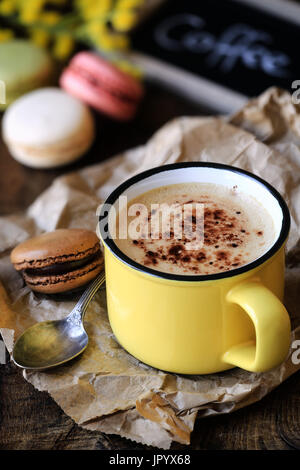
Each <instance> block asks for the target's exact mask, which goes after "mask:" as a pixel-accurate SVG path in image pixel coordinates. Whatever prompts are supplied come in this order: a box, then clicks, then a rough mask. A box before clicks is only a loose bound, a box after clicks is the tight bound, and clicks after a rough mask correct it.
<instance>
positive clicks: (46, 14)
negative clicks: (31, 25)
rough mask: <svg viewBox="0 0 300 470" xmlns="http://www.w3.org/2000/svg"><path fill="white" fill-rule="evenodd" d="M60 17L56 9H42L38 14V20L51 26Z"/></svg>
mask: <svg viewBox="0 0 300 470" xmlns="http://www.w3.org/2000/svg"><path fill="white" fill-rule="evenodd" d="M61 19H62V15H61V14H60V13H58V12H57V11H43V12H42V13H41V14H40V16H39V21H41V22H42V23H44V24H46V25H49V26H53V25H55V24H57V23H59V21H60V20H61Z"/></svg>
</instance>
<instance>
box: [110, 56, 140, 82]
mask: <svg viewBox="0 0 300 470" xmlns="http://www.w3.org/2000/svg"><path fill="white" fill-rule="evenodd" d="M113 63H114V64H115V65H116V66H117V67H118V68H119V69H121V70H123V72H125V73H128V74H129V75H132V76H133V77H134V78H137V79H138V80H141V79H142V78H143V76H144V74H143V71H142V70H141V69H140V68H138V67H137V66H136V65H133V64H131V63H130V62H127V61H126V60H114V61H113Z"/></svg>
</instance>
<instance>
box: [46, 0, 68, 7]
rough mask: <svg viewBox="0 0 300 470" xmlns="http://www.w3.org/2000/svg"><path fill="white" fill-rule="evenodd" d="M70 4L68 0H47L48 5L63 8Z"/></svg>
mask: <svg viewBox="0 0 300 470" xmlns="http://www.w3.org/2000/svg"><path fill="white" fill-rule="evenodd" d="M67 2H68V0H47V3H49V4H50V5H57V6H63V5H65V4H66V3H67Z"/></svg>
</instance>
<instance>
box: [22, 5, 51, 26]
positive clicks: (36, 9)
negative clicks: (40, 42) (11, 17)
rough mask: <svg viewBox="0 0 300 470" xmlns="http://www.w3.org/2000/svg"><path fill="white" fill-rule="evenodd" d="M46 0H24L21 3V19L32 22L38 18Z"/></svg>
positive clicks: (23, 21) (28, 22)
mask: <svg viewBox="0 0 300 470" xmlns="http://www.w3.org/2000/svg"><path fill="white" fill-rule="evenodd" d="M44 3H45V0H22V1H21V4H20V11H19V16H20V21H21V22H22V23H25V24H31V23H34V22H35V21H37V20H38V17H39V15H40V12H41V10H42V8H43V6H44Z"/></svg>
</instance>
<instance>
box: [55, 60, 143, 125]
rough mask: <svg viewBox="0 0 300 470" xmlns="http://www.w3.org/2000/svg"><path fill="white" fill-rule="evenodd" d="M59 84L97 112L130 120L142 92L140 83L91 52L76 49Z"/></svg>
mask: <svg viewBox="0 0 300 470" xmlns="http://www.w3.org/2000/svg"><path fill="white" fill-rule="evenodd" d="M60 85H61V87H62V88H64V89H65V90H66V91H67V92H69V93H71V94H72V95H74V96H76V97H77V98H79V99H81V100H82V101H84V102H85V103H87V104H89V105H90V106H92V107H93V108H96V109H97V110H98V111H101V112H103V113H105V114H108V115H109V116H111V117H113V118H115V119H119V120H124V121H126V120H129V119H131V118H132V117H133V116H134V114H135V112H136V109H137V106H138V104H139V102H140V100H141V98H142V95H143V87H142V85H141V83H140V82H139V81H138V80H136V79H135V78H134V77H132V76H131V75H128V74H126V73H125V72H123V71H121V70H119V69H118V68H117V67H115V66H114V65H112V64H111V63H109V62H107V61H106V60H104V59H103V58H102V57H100V56H99V55H97V54H95V53H93V52H79V53H78V54H76V55H75V56H74V57H73V59H72V60H71V62H70V63H69V65H68V67H67V68H66V69H65V70H64V71H63V73H62V75H61V77H60Z"/></svg>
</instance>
